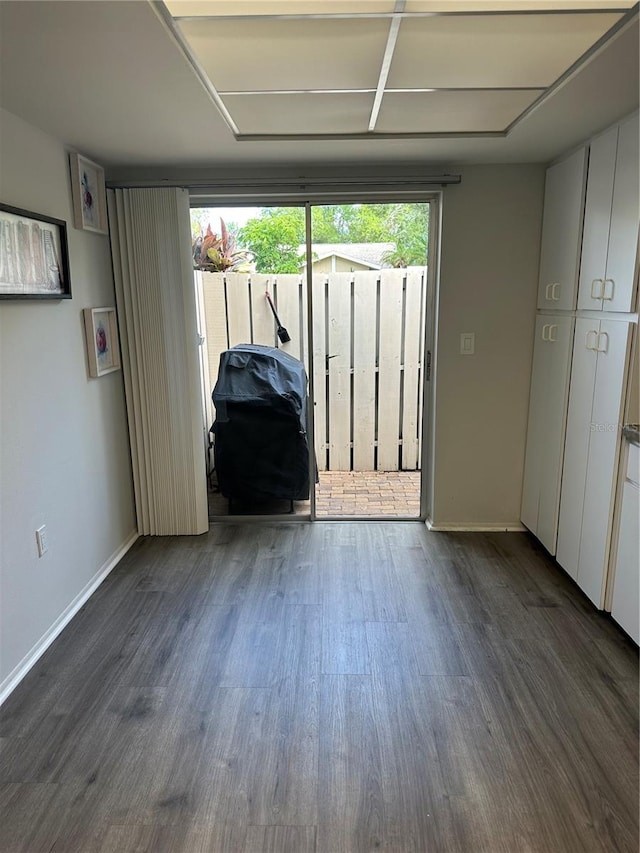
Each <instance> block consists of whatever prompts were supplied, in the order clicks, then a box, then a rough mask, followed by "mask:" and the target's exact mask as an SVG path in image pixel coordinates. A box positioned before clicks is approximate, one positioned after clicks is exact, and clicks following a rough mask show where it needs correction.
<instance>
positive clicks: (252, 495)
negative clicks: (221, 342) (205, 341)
mask: <svg viewBox="0 0 640 853" xmlns="http://www.w3.org/2000/svg"><path fill="white" fill-rule="evenodd" d="M211 396H212V399H213V403H214V405H215V407H216V420H215V423H214V424H213V427H212V431H213V433H214V435H215V448H214V452H215V462H216V470H217V474H218V486H219V488H220V491H221V492H222V494H223V495H224V496H225V497H227V498H239V499H244V500H262V499H265V500H266V499H270V498H284V499H286V500H306V499H307V498H308V497H309V444H308V441H307V374H306V373H305V369H304V365H303V364H302V362H301V361H298V359H297V358H293V356H291V355H289V354H288V353H286V352H283V351H282V350H280V349H276V348H274V347H264V346H257V345H254V344H239V345H238V346H235V347H233V348H232V349H229V350H226V351H225V352H223V353H221V355H220V367H219V370H218V380H217V382H216V385H215V388H214V389H213V394H212V395H211Z"/></svg>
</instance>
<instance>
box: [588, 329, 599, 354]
mask: <svg viewBox="0 0 640 853" xmlns="http://www.w3.org/2000/svg"><path fill="white" fill-rule="evenodd" d="M591 335H593V343H591V342H590V341H589V338H590V337H591ZM597 341H598V333H597V332H596V330H595V329H592V330H591V331H590V332H587V339H586V342H585V347H586V348H587V349H592V350H596V351H597V349H598V347H597Z"/></svg>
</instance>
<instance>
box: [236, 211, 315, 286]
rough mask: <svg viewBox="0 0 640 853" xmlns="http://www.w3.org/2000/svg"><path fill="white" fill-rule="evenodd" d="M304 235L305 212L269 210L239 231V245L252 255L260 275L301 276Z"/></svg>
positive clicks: (251, 220)
mask: <svg viewBox="0 0 640 853" xmlns="http://www.w3.org/2000/svg"><path fill="white" fill-rule="evenodd" d="M304 232H305V227H304V208H302V207H266V208H264V209H263V210H262V212H261V213H260V216H257V217H255V218H254V219H250V220H249V221H248V222H247V223H246V225H244V226H243V227H242V228H240V229H239V231H238V244H239V245H240V246H242V248H244V249H248V250H249V251H250V252H252V253H253V256H254V259H255V264H256V271H257V272H259V273H292V272H298V270H299V269H300V264H301V260H300V255H299V246H300V245H301V244H302V243H304Z"/></svg>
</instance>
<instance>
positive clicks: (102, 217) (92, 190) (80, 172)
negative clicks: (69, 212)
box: [69, 152, 107, 234]
mask: <svg viewBox="0 0 640 853" xmlns="http://www.w3.org/2000/svg"><path fill="white" fill-rule="evenodd" d="M69 164H70V166H71V193H72V195H73V217H74V220H73V222H74V225H75V227H76V228H81V229H82V230H83V231H95V232H96V234H106V233H107V200H106V194H105V188H104V169H102V168H101V167H100V166H98V164H97V163H94V162H93V161H92V160H89V159H88V158H87V157H83V156H82V154H78V153H76V152H73V153H71V154H70V155H69Z"/></svg>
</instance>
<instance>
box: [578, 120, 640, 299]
mask: <svg viewBox="0 0 640 853" xmlns="http://www.w3.org/2000/svg"><path fill="white" fill-rule="evenodd" d="M638 156H639V151H638V116H637V115H633V116H631V117H630V118H628V119H627V120H626V121H624V122H622V124H620V125H615V126H614V127H612V128H610V129H609V130H607V131H606V132H605V133H603V134H601V135H600V136H598V137H597V138H596V139H594V140H593V142H592V143H591V151H590V155H589V174H588V179H587V197H586V203H585V212H584V230H583V236H582V258H581V265H580V286H579V291H578V308H579V309H585V310H596V311H624V312H628V311H631V310H632V307H633V290H634V281H635V268H636V256H637V250H638V224H639V222H640V213H639V194H638Z"/></svg>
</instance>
